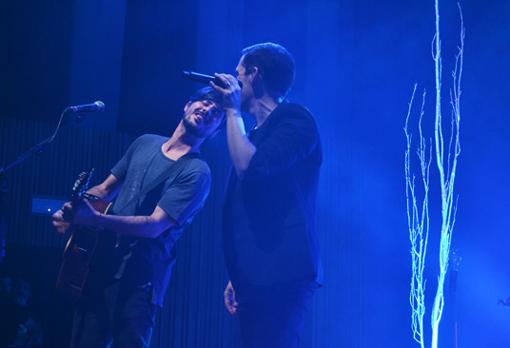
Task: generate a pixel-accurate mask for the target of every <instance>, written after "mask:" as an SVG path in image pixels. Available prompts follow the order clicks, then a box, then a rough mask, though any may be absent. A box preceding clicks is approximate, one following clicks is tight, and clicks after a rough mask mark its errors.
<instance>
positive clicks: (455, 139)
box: [404, 0, 465, 348]
mask: <svg viewBox="0 0 510 348" xmlns="http://www.w3.org/2000/svg"><path fill="white" fill-rule="evenodd" d="M458 7H459V13H460V25H461V31H460V45H459V48H458V52H457V54H456V56H455V68H454V70H453V72H452V78H453V88H452V90H451V91H450V105H451V107H452V112H451V115H452V120H451V124H450V126H451V133H450V139H449V143H448V148H447V149H445V139H444V136H443V127H442V109H441V85H442V58H441V35H440V30H439V0H435V19H436V21H435V24H436V32H435V35H434V39H433V41H432V57H433V60H434V65H435V90H436V105H435V123H434V146H435V158H436V165H437V170H438V173H439V182H440V187H441V230H440V233H441V235H440V242H439V275H438V282H437V288H436V293H435V297H434V303H433V307H432V311H431V326H432V338H431V347H432V348H437V346H438V337H439V323H440V321H441V317H442V315H443V309H444V282H445V278H446V273H447V271H448V263H449V256H450V247H451V241H452V232H453V228H454V226H455V217H456V214H457V204H458V199H456V198H455V195H454V184H455V177H456V172H457V161H458V157H459V155H460V151H461V148H460V97H461V94H462V90H461V88H460V86H461V78H462V69H463V58H464V37H465V28H464V19H463V16H462V9H461V6H460V4H458ZM416 88H417V86H416V85H415V86H414V90H413V94H412V97H411V101H410V103H409V108H408V112H407V117H406V123H405V127H404V132H405V136H406V140H407V147H406V151H405V178H406V208H407V220H408V227H409V237H410V241H411V260H412V276H411V290H410V295H409V299H410V304H411V310H412V315H411V317H412V318H411V324H412V331H413V338H414V340H415V341H416V342H417V343H419V344H420V346H421V347H422V348H424V347H425V339H424V336H425V334H424V326H423V318H424V315H425V309H426V308H425V285H426V280H425V279H424V277H423V273H424V269H425V257H426V254H427V246H428V236H429V227H430V222H429V218H430V217H429V170H430V164H431V159H432V153H431V151H432V144H430V146H427V143H426V141H425V138H424V136H423V132H422V119H423V115H424V103H425V92H424V93H423V96H422V105H421V110H420V117H419V121H418V127H419V143H418V147H417V155H418V159H419V161H420V175H421V178H422V185H423V200H422V201H421V204H418V199H417V194H416V190H415V183H414V180H415V177H414V175H413V174H412V173H411V159H410V153H411V147H412V142H411V140H412V135H411V134H410V133H409V131H408V124H409V117H410V115H411V110H412V105H413V102H414V96H415V93H416ZM427 148H428V149H429V156H428V157H427V156H426V153H427ZM445 151H446V152H445ZM445 155H446V157H445Z"/></svg>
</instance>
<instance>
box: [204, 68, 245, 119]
mask: <svg viewBox="0 0 510 348" xmlns="http://www.w3.org/2000/svg"><path fill="white" fill-rule="evenodd" d="M214 76H216V77H217V78H218V79H220V80H221V82H223V83H224V84H225V87H220V86H218V85H217V84H215V83H214V82H210V83H209V84H210V85H211V87H212V88H214V89H215V90H216V91H218V92H220V93H221V94H223V103H224V107H225V109H236V110H239V109H240V108H241V87H240V86H239V82H238V81H237V79H236V78H235V77H234V76H232V75H229V74H214Z"/></svg>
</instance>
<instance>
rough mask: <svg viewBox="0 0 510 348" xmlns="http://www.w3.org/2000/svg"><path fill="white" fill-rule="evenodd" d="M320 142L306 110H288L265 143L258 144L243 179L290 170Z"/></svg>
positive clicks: (312, 120) (314, 125) (312, 121)
mask: <svg viewBox="0 0 510 348" xmlns="http://www.w3.org/2000/svg"><path fill="white" fill-rule="evenodd" d="M282 116H283V115H282ZM319 141H320V140H319V134H318V131H317V126H316V124H315V120H314V119H313V117H312V115H311V114H310V113H309V112H308V111H306V109H303V108H299V109H298V108H291V109H290V110H288V112H287V113H286V114H285V115H284V116H283V117H282V120H281V121H279V122H278V124H276V125H275V126H274V129H272V130H271V133H270V134H269V135H268V136H267V137H266V138H264V141H263V142H262V143H260V144H259V145H257V150H256V152H255V154H254V155H253V157H252V158H251V161H250V164H249V166H248V169H247V170H246V172H245V173H244V179H245V180H249V179H251V178H255V177H261V176H262V177H270V176H273V175H277V174H279V173H281V172H283V171H285V170H288V169H290V168H291V167H292V166H293V165H294V164H295V163H296V162H298V161H300V160H302V159H303V158H305V157H307V156H308V155H309V154H310V153H311V152H312V151H313V150H314V149H315V148H316V146H317V145H318V144H319Z"/></svg>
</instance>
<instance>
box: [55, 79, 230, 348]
mask: <svg viewBox="0 0 510 348" xmlns="http://www.w3.org/2000/svg"><path fill="white" fill-rule="evenodd" d="M222 100H223V97H222V96H221V94H219V93H218V92H216V91H214V90H213V89H212V88H210V87H206V88H203V89H201V90H199V91H198V92H197V93H195V94H194V95H193V96H192V97H191V98H190V99H189V101H188V102H187V103H186V105H185V107H184V116H183V118H182V120H181V122H180V123H179V125H178V126H177V128H176V129H175V131H174V132H173V134H172V135H171V136H170V138H166V137H162V136H158V135H150V134H146V135H143V136H141V137H139V138H138V139H136V140H135V141H134V142H133V143H132V144H131V146H130V147H129V148H128V150H127V152H126V153H125V154H124V156H123V157H122V158H121V159H120V161H119V162H118V163H117V164H116V165H115V166H114V167H113V169H112V170H111V174H110V175H109V176H108V177H107V178H106V180H104V181H103V182H102V183H101V184H99V185H97V186H95V187H92V188H91V189H90V190H89V191H88V193H89V194H92V195H94V196H97V197H99V198H101V199H104V200H106V201H113V200H114V199H115V201H114V204H113V206H112V209H111V210H112V212H113V214H102V213H99V212H98V211H96V210H94V208H93V207H92V205H91V204H90V203H89V202H88V201H87V200H84V201H82V202H81V203H80V204H78V205H77V206H71V204H69V203H67V204H66V205H64V207H63V208H62V209H61V210H60V211H58V212H57V213H55V214H54V216H53V226H54V228H55V229H56V230H57V232H59V233H64V232H65V231H66V230H67V229H68V228H70V227H72V226H74V225H80V226H90V227H92V228H95V229H97V228H98V229H99V232H100V233H101V232H103V233H104V234H105V235H107V234H110V235H113V236H115V235H116V236H118V238H117V241H118V243H116V244H115V245H114V246H112V249H111V250H109V251H107V253H106V256H105V255H104V254H103V255H98V259H97V260H96V261H95V262H93V263H92V266H91V274H90V276H89V280H88V282H87V284H86V286H85V291H84V294H83V295H82V297H81V299H80V300H79V301H78V303H77V306H76V311H75V318H74V323H73V333H72V343H71V347H73V348H78V347H79V348H83V347H110V346H111V344H112V343H113V347H149V346H150V339H151V333H152V329H153V326H154V322H155V317H156V313H157V311H158V309H159V308H160V307H161V306H162V304H163V298H164V295H165V292H166V289H167V287H168V283H169V281H170V276H171V272H172V267H173V265H174V263H175V256H174V253H173V247H174V244H175V242H176V241H177V239H179V237H180V236H181V235H182V233H183V231H184V228H185V227H186V226H187V225H188V224H189V223H190V222H191V219H192V218H193V216H194V215H195V214H196V213H197V212H198V211H199V210H200V208H202V206H203V204H204V201H205V199H206V197H207V195H208V193H209V189H210V184H211V174H210V169H209V166H208V165H207V163H206V162H205V161H203V160H202V159H200V156H199V152H200V146H201V145H202V143H203V142H204V140H206V139H207V138H208V137H210V136H211V135H213V134H214V133H216V131H217V130H218V129H219V128H220V126H221V125H222V124H223V122H224V118H225V114H224V111H223V108H222ZM107 231H108V232H107ZM105 270H111V272H106V273H105ZM99 275H100V276H99Z"/></svg>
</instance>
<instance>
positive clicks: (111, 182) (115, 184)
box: [87, 174, 122, 202]
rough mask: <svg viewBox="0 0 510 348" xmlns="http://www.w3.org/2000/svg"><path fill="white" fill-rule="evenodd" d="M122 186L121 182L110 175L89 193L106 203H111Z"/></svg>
mask: <svg viewBox="0 0 510 348" xmlns="http://www.w3.org/2000/svg"><path fill="white" fill-rule="evenodd" d="M121 186H122V184H121V182H119V181H118V180H117V178H116V177H115V176H113V175H112V174H110V175H108V177H107V178H106V180H105V181H103V182H102V183H101V184H99V185H96V186H94V187H92V188H90V189H89V190H88V191H87V192H88V193H90V194H91V195H94V196H96V197H99V198H102V199H104V200H105V201H108V202H111V201H112V200H113V199H114V198H115V197H116V196H117V194H118V193H119V190H120V187H121Z"/></svg>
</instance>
